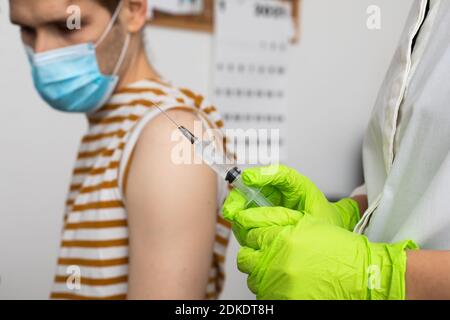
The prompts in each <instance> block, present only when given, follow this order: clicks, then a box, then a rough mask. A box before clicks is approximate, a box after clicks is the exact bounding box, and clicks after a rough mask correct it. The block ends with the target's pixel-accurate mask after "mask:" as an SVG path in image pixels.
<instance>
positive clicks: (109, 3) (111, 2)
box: [96, 0, 120, 14]
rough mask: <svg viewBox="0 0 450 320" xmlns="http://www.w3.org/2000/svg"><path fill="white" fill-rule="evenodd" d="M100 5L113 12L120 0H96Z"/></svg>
mask: <svg viewBox="0 0 450 320" xmlns="http://www.w3.org/2000/svg"><path fill="white" fill-rule="evenodd" d="M96 1H97V2H98V3H99V4H100V5H101V6H103V7H105V8H106V9H108V11H109V12H110V13H111V14H113V13H114V11H115V10H116V8H117V6H118V5H119V2H120V0H96Z"/></svg>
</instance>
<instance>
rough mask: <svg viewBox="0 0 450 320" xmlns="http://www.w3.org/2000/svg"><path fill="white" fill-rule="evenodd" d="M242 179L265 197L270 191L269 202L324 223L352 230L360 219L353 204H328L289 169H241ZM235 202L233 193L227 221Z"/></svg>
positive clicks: (227, 207)
mask: <svg viewBox="0 0 450 320" xmlns="http://www.w3.org/2000/svg"><path fill="white" fill-rule="evenodd" d="M242 179H243V181H244V183H245V184H246V185H248V186H251V187H254V188H257V189H260V188H262V190H263V193H264V194H266V195H267V193H268V192H269V191H268V190H271V191H272V192H269V193H270V194H271V196H269V199H270V200H272V203H273V204H274V205H276V206H281V207H285V208H289V209H293V210H298V211H306V212H308V213H309V214H311V215H312V216H313V217H315V218H317V219H319V220H322V221H323V222H327V223H329V224H332V225H336V226H339V227H342V228H344V229H347V230H353V228H354V227H355V225H356V223H357V222H358V221H359V219H360V210H359V206H358V203H357V202H356V201H354V200H352V199H342V200H340V201H339V202H336V203H332V202H329V201H328V200H327V198H326V197H325V195H324V194H323V193H322V191H320V190H319V188H317V187H316V186H315V185H314V183H312V182H311V181H310V180H309V179H308V178H307V177H305V176H302V175H301V174H300V173H298V172H297V171H296V170H294V169H292V168H289V167H286V166H283V165H273V166H269V167H259V168H251V169H247V170H244V172H243V173H242ZM266 190H267V191H266ZM274 191H275V192H274ZM275 195H278V197H276V196H275ZM274 199H278V200H274ZM236 200H237V196H236V195H235V194H232V195H231V196H230V198H229V201H227V202H225V206H224V215H225V217H226V218H229V219H230V218H232V215H233V211H235V210H233V209H235V208H236V205H237V206H239V205H240V203H237V204H236V203H235V204H233V203H232V202H234V201H236Z"/></svg>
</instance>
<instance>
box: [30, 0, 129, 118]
mask: <svg viewBox="0 0 450 320" xmlns="http://www.w3.org/2000/svg"><path fill="white" fill-rule="evenodd" d="M122 5H123V1H121V2H120V3H119V5H118V7H117V9H116V12H115V13H114V15H113V16H112V19H111V21H110V23H109V25H108V27H107V28H106V30H105V31H104V33H103V34H102V36H101V37H100V38H99V40H98V41H97V43H95V44H94V43H84V44H79V45H73V46H69V47H64V48H60V49H55V50H49V51H46V52H42V53H34V52H33V50H32V49H31V48H29V47H26V51H27V55H28V59H29V61H30V64H31V69H32V75H33V81H34V85H35V87H36V89H37V91H38V92H39V94H40V95H41V97H42V98H43V99H44V100H45V101H46V102H47V103H48V104H49V105H50V106H51V107H52V108H54V109H57V110H60V111H65V112H92V111H95V110H97V109H98V108H100V107H101V106H102V105H103V104H104V103H106V102H107V100H108V99H109V98H110V97H111V95H112V94H113V91H114V89H115V88H116V86H117V83H118V81H119V77H118V76H117V73H118V71H119V69H120V67H121V65H122V63H123V60H124V58H125V55H126V52H127V50H128V45H129V42H130V35H129V34H128V35H127V37H126V39H125V43H124V45H123V48H122V52H121V54H120V57H119V60H118V61H117V64H116V67H115V68H114V72H113V74H112V75H103V74H102V73H101V71H100V67H99V65H98V62H97V55H96V47H97V46H98V45H99V44H100V43H101V42H102V41H103V40H104V39H105V37H106V36H107V35H108V33H109V32H110V30H111V28H112V27H113V25H114V23H115V21H116V19H117V17H118V15H119V12H120V10H121V8H122Z"/></svg>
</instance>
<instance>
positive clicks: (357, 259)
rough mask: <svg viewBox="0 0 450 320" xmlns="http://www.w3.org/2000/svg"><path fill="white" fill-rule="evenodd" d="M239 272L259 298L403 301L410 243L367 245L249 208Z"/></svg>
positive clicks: (314, 223)
mask: <svg viewBox="0 0 450 320" xmlns="http://www.w3.org/2000/svg"><path fill="white" fill-rule="evenodd" d="M234 224H236V225H239V226H240V229H243V230H244V229H245V230H246V231H247V232H246V233H245V238H244V239H243V241H242V242H243V243H245V247H243V248H241V249H240V251H239V254H238V258H237V261H238V268H239V270H240V271H242V272H244V273H247V274H248V280H247V283H248V286H249V288H250V290H251V291H252V292H253V293H255V294H256V296H257V298H258V299H359V300H361V299H364V300H366V299H367V300H372V299H405V272H406V252H405V251H406V250H408V249H415V248H417V246H416V245H415V244H414V242H412V241H403V242H399V243H396V244H392V245H391V244H383V243H371V242H369V241H368V239H367V238H366V237H364V236H362V235H357V234H355V233H352V232H350V231H347V230H345V229H343V228H340V227H336V226H333V225H330V224H329V223H324V222H322V221H320V220H318V219H316V218H314V217H313V216H312V215H309V214H308V213H304V212H299V211H294V210H291V209H286V208H281V207H276V208H251V209H248V210H244V211H241V212H238V213H237V214H236V215H235V217H234Z"/></svg>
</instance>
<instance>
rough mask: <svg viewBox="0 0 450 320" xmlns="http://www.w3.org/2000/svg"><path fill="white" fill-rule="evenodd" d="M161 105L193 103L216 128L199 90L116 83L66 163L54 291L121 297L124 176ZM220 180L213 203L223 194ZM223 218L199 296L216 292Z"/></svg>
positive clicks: (226, 231)
mask: <svg viewBox="0 0 450 320" xmlns="http://www.w3.org/2000/svg"><path fill="white" fill-rule="evenodd" d="M155 103H158V105H160V106H161V107H162V108H163V109H165V110H168V109H171V108H189V109H191V110H192V109H193V108H199V109H201V110H202V111H203V112H204V114H207V116H208V119H207V121H208V122H211V123H215V126H216V127H219V128H222V127H223V122H222V120H221V118H220V116H219V114H218V112H217V110H216V109H215V107H214V106H211V105H209V104H207V103H206V101H205V100H204V99H203V97H202V96H200V95H198V94H195V93H193V92H192V91H190V90H187V89H179V88H175V87H173V86H171V85H169V84H166V83H164V82H162V81H159V80H143V81H140V82H137V83H134V84H132V85H129V86H127V87H126V88H124V89H121V90H120V91H118V92H117V93H115V94H114V96H113V97H112V98H111V100H110V101H109V102H108V104H106V105H105V106H103V107H102V108H101V109H99V110H98V111H96V112H94V113H92V114H90V115H89V116H88V119H89V128H88V132H87V134H86V135H85V136H84V137H83V139H82V142H81V146H80V150H79V153H78V157H77V161H76V163H75V168H74V171H73V177H72V183H71V186H70V192H69V195H68V199H67V205H66V212H65V218H64V229H63V232H62V241H61V248H60V251H59V256H58V263H57V270H56V276H55V283H54V286H53V290H52V293H51V298H53V299H126V296H127V286H128V285H127V284H128V228H127V210H126V206H125V204H124V199H123V195H122V191H123V183H124V180H125V179H124V176H125V175H126V171H127V169H128V166H129V162H130V161H129V160H130V157H131V154H132V151H133V148H134V146H135V144H136V143H137V140H138V138H139V135H140V134H141V132H142V130H143V129H144V127H145V125H146V124H147V123H148V122H149V121H150V120H151V119H152V118H153V117H155V116H157V115H159V111H158V110H157V109H156V108H155V107H154V104H155ZM219 184H220V186H219V187H220V190H219V192H218V194H219V196H218V199H217V200H218V207H219V208H220V207H221V204H222V202H223V200H224V198H225V196H226V191H227V190H226V186H223V184H221V183H220V182H219ZM229 235H230V225H229V224H228V223H227V222H226V221H225V220H224V219H223V218H222V217H221V215H220V212H217V224H216V238H215V239H216V240H215V245H214V251H213V259H212V265H211V268H210V273H209V281H208V286H207V289H206V292H205V297H206V298H209V299H214V298H217V297H218V295H219V293H220V291H221V289H222V287H223V281H224V259H225V251H226V247H227V244H228V239H229Z"/></svg>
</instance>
